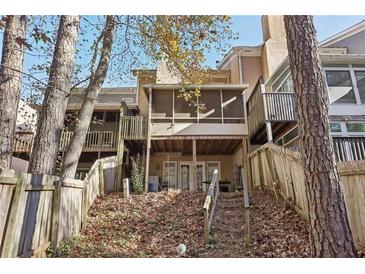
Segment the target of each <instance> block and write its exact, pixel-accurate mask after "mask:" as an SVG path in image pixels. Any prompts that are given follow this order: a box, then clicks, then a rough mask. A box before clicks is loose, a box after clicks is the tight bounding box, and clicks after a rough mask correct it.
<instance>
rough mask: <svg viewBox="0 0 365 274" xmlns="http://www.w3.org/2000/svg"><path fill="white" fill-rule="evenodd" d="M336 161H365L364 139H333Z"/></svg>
mask: <svg viewBox="0 0 365 274" xmlns="http://www.w3.org/2000/svg"><path fill="white" fill-rule="evenodd" d="M333 146H334V150H335V155H336V160H337V161H338V162H344V161H358V160H365V137H335V136H334V137H333Z"/></svg>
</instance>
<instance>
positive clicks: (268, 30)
mask: <svg viewBox="0 0 365 274" xmlns="http://www.w3.org/2000/svg"><path fill="white" fill-rule="evenodd" d="M261 27H262V36H263V40H264V46H263V52H262V66H263V67H262V72H263V77H264V80H265V81H266V80H267V79H268V78H269V77H270V76H271V75H272V73H273V72H274V71H275V69H276V68H277V67H278V65H279V64H280V63H281V62H282V61H283V60H284V58H285V57H286V56H287V55H288V49H287V45H286V33H285V26H284V17H283V16H282V15H264V16H262V18H261Z"/></svg>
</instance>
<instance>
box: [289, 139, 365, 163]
mask: <svg viewBox="0 0 365 274" xmlns="http://www.w3.org/2000/svg"><path fill="white" fill-rule="evenodd" d="M284 147H286V148H288V149H290V150H293V151H299V149H300V148H299V139H298V137H297V138H295V139H293V140H291V141H290V142H289V143H287V144H285V145H284ZM333 147H334V151H335V157H336V161H337V162H345V161H359V160H365V137H342V136H333Z"/></svg>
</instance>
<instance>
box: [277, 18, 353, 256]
mask: <svg viewBox="0 0 365 274" xmlns="http://www.w3.org/2000/svg"><path fill="white" fill-rule="evenodd" d="M284 21H285V28H286V34H287V43H288V53H289V62H290V68H291V71H292V76H293V82H294V89H295V98H296V102H297V108H298V124H299V140H300V148H301V154H302V161H303V166H304V174H305V187H306V193H307V198H308V208H309V226H310V244H311V255H312V256H313V257H356V256H357V253H356V250H355V247H354V242H353V239H352V234H351V230H350V226H349V223H348V219H347V212H346V207H345V202H344V198H343V194H342V192H341V189H340V179H339V175H338V171H337V167H336V161H335V157H334V152H333V144H332V139H331V135H330V130H329V117H328V104H329V100H328V95H327V90H326V88H325V84H324V78H323V74H322V71H321V66H320V59H319V55H318V46H317V40H316V34H315V30H314V26H313V21H312V16H285V17H284Z"/></svg>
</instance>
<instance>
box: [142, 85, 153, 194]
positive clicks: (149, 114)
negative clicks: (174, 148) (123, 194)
mask: <svg viewBox="0 0 365 274" xmlns="http://www.w3.org/2000/svg"><path fill="white" fill-rule="evenodd" d="M151 113H152V88H151V87H150V88H149V90H148V122H147V147H146V168H145V171H146V174H145V184H144V191H145V192H148V174H149V172H150V151H151Z"/></svg>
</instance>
